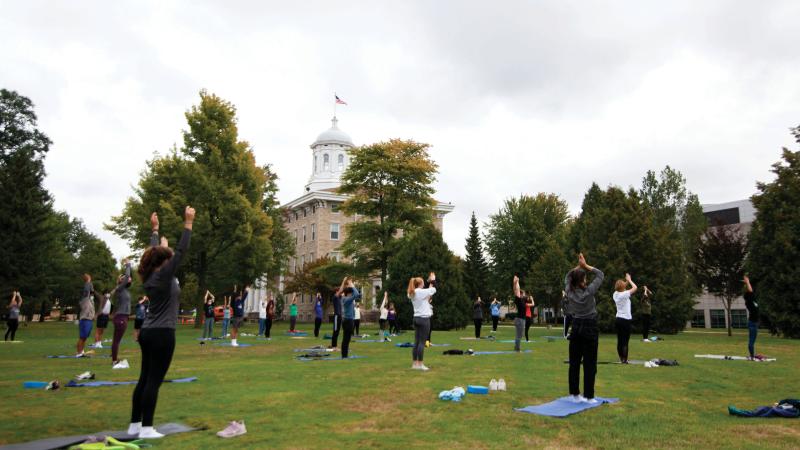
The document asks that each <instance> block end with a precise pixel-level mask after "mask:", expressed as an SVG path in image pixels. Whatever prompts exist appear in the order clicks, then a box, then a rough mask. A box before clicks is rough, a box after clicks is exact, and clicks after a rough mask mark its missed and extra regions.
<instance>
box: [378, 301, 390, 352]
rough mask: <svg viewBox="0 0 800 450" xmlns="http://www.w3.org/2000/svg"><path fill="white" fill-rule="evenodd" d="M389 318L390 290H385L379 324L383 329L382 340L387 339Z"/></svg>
mask: <svg viewBox="0 0 800 450" xmlns="http://www.w3.org/2000/svg"><path fill="white" fill-rule="evenodd" d="M388 320H389V291H383V301H382V302H381V308H380V317H379V319H378V325H379V326H380V329H381V337H380V341H381V342H383V341H385V340H386V334H387V333H386V322H387V321H388Z"/></svg>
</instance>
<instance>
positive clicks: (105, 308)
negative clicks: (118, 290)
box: [100, 296, 111, 316]
mask: <svg viewBox="0 0 800 450" xmlns="http://www.w3.org/2000/svg"><path fill="white" fill-rule="evenodd" d="M100 313H101V314H103V315H104V316H107V315H109V314H111V297H110V296H109V297H106V303H105V304H104V305H103V311H101V312H100Z"/></svg>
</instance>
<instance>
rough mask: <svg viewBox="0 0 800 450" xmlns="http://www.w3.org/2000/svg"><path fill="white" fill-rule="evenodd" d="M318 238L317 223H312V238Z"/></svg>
mask: <svg viewBox="0 0 800 450" xmlns="http://www.w3.org/2000/svg"><path fill="white" fill-rule="evenodd" d="M316 238H317V224H315V223H312V224H311V240H312V241H313V240H314V239H316Z"/></svg>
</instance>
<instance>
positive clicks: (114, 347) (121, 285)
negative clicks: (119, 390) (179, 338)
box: [111, 259, 133, 367]
mask: <svg viewBox="0 0 800 450" xmlns="http://www.w3.org/2000/svg"><path fill="white" fill-rule="evenodd" d="M122 263H123V264H124V265H125V273H124V274H123V275H120V277H119V278H117V287H116V288H114V295H115V296H116V298H117V303H116V305H117V309H116V310H115V311H114V340H113V341H112V342H111V365H112V367H113V366H114V365H116V364H117V363H118V362H119V358H117V356H118V355H119V343H120V341H122V336H125V330H127V329H128V318H129V317H130V315H131V293H130V291H128V289H129V288H130V287H131V282H132V281H133V279H132V278H131V263H130V261H128V260H127V259H125V260H124V261H123V262H122Z"/></svg>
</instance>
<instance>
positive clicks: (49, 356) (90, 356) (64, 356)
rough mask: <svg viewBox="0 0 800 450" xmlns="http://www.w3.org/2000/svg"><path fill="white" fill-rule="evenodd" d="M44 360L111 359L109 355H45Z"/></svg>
mask: <svg viewBox="0 0 800 450" xmlns="http://www.w3.org/2000/svg"><path fill="white" fill-rule="evenodd" d="M45 358H55V359H82V358H86V359H89V358H111V356H110V355H84V356H75V355H47V356H45Z"/></svg>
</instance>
